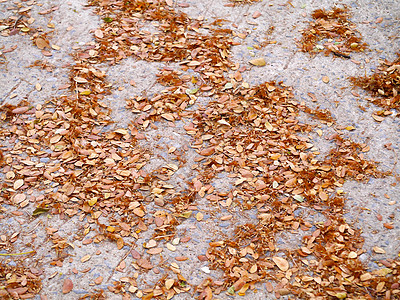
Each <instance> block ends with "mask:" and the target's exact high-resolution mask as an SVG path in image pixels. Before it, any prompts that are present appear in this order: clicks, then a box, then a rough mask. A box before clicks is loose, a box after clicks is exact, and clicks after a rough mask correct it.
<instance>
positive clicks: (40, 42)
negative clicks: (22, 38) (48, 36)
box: [35, 37, 50, 50]
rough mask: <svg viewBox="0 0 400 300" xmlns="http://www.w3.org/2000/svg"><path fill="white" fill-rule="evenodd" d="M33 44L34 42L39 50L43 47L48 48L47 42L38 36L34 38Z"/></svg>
mask: <svg viewBox="0 0 400 300" xmlns="http://www.w3.org/2000/svg"><path fill="white" fill-rule="evenodd" d="M35 44H36V47H38V48H39V49H40V50H43V49H45V48H50V45H49V43H48V42H47V41H46V40H45V39H43V38H41V37H38V38H37V39H36V40H35Z"/></svg>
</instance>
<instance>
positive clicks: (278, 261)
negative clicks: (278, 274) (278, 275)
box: [272, 256, 289, 272]
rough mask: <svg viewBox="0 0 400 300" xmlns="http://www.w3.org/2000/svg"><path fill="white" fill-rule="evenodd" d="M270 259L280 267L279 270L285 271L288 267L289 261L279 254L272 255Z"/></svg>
mask: <svg viewBox="0 0 400 300" xmlns="http://www.w3.org/2000/svg"><path fill="white" fill-rule="evenodd" d="M272 260H273V261H274V263H275V264H276V265H277V266H278V268H279V269H281V271H284V272H286V271H287V270H288V269H289V262H288V261H287V260H286V259H284V258H282V257H279V256H274V257H273V258H272Z"/></svg>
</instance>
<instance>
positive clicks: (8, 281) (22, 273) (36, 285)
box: [0, 261, 42, 300]
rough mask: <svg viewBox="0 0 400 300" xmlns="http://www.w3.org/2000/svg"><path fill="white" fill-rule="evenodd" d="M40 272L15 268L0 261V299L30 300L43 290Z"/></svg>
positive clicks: (32, 269)
mask: <svg viewBox="0 0 400 300" xmlns="http://www.w3.org/2000/svg"><path fill="white" fill-rule="evenodd" d="M39 273H40V272H39V271H38V270H37V269H35V268H26V267H24V266H22V265H19V266H16V267H13V266H10V265H8V264H7V262H6V261H0V298H1V299H10V300H11V299H30V298H33V297H34V296H35V295H36V294H38V293H39V291H40V290H41V289H42V281H41V279H40V277H39V276H40V274H39Z"/></svg>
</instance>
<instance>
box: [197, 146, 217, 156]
mask: <svg viewBox="0 0 400 300" xmlns="http://www.w3.org/2000/svg"><path fill="white" fill-rule="evenodd" d="M214 152H215V147H209V148H206V149H203V150H201V151H200V153H199V154H200V155H203V156H210V155H212V154H213V153H214Z"/></svg>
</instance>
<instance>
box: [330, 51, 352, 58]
mask: <svg viewBox="0 0 400 300" xmlns="http://www.w3.org/2000/svg"><path fill="white" fill-rule="evenodd" d="M332 53H333V54H334V55H336V56H338V57H343V58H347V59H349V58H351V57H350V55H347V54H344V53H340V52H336V51H332Z"/></svg>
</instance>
